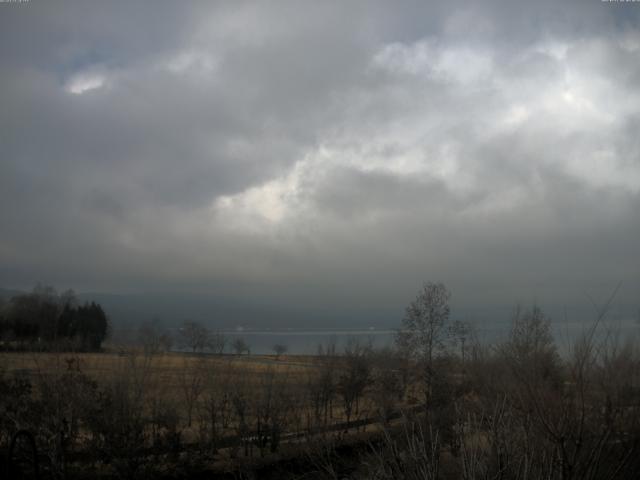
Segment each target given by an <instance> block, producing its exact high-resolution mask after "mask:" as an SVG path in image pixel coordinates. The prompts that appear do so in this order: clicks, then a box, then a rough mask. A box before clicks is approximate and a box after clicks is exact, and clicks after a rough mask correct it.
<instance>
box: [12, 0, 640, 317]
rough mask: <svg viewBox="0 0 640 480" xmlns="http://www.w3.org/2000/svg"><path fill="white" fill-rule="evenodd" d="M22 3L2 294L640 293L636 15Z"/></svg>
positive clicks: (313, 298) (388, 296) (466, 297)
mask: <svg viewBox="0 0 640 480" xmlns="http://www.w3.org/2000/svg"><path fill="white" fill-rule="evenodd" d="M0 7H1V11H0V69H1V73H2V75H1V77H0V87H1V88H0V101H1V104H2V115H1V116H0V153H1V155H2V163H1V165H0V221H1V223H2V235H1V236H0V283H1V284H5V285H9V286H11V285H16V286H24V285H25V284H26V285H28V284H31V283H34V282H35V281H37V280H45V281H51V282H56V283H58V284H60V285H65V286H66V285H72V286H75V287H76V288H80V289H87V288H103V289H112V290H118V289H125V290H132V289H133V290H135V289H155V288H158V289H163V290H171V289H172V288H175V289H182V290H184V289H196V290H198V289H199V290H207V289H215V288H222V287H223V286H224V285H235V286H238V288H241V289H242V291H243V292H245V293H246V295H248V296H251V295H253V296H256V297H260V296H271V298H279V299H281V300H282V301H287V297H289V296H291V297H294V300H291V301H293V302H298V303H306V304H316V303H317V304H320V303H326V302H329V303H335V304H336V305H345V306H346V305H354V304H360V303H366V302H372V301H373V302H374V303H376V304H379V305H380V306H381V307H389V306H391V307H395V306H398V308H399V309H401V307H402V305H403V304H404V303H406V300H407V298H410V296H411V295H412V294H413V292H414V290H415V289H416V288H417V285H419V283H420V282H422V281H423V280H443V281H446V282H448V283H449V284H450V285H451V287H452V289H453V290H454V292H455V293H456V296H457V297H458V298H460V299H461V300H460V301H461V302H463V303H464V302H466V303H473V302H476V303H482V302H483V301H486V302H489V301H491V302H506V303H509V302H511V301H515V300H518V299H523V297H524V299H525V300H528V299H530V298H531V297H535V296H540V297H541V298H542V299H545V298H553V299H554V301H556V300H557V301H560V300H561V299H562V298H568V297H569V296H571V295H574V294H575V292H576V291H577V292H582V291H583V290H585V289H586V290H588V289H595V290H598V291H600V290H602V288H603V285H604V286H605V287H606V286H607V285H612V284H615V283H617V282H618V281H619V280H622V281H624V282H625V289H626V290H625V292H626V293H625V295H626V297H625V301H629V302H632V301H636V300H634V299H635V298H636V297H634V295H637V289H638V287H640V274H639V272H640V264H639V261H638V258H640V256H639V255H638V254H639V253H640V252H638V247H637V245H636V242H635V241H634V239H637V238H639V237H640V218H638V217H639V214H638V213H637V212H638V211H640V210H639V207H640V160H639V159H640V144H639V143H638V142H639V140H638V138H639V137H638V135H637V129H638V126H639V118H640V117H639V116H638V113H637V112H638V111H640V87H639V85H640V82H639V81H638V80H639V79H640V29H639V24H638V15H639V14H640V8H637V6H636V5H633V4H630V5H617V4H613V3H612V4H609V3H603V2H599V1H594V2H557V1H556V2H535V3H534V2H527V3H526V4H520V3H516V2H498V1H494V2H485V3H483V4H482V5H479V4H476V3H473V2H468V3H457V4H446V3H444V2H430V3H427V2H406V3H405V2H403V3H402V4H394V5H390V4H388V3H385V2H380V3H372V2H366V3H362V4H359V3H350V4H348V5H343V4H337V3H335V4H334V3H330V2H308V3H302V2H292V3H278V4H275V5H274V4H269V5H266V4H261V3H238V2H229V3H215V4H211V3H208V2H202V3H182V2H153V3H149V4H146V3H134V4H131V3H129V2H126V3H122V4H117V3H108V4H107V3H104V2H101V3H89V2H65V3H54V2H42V3H41V2H37V1H32V2H29V3H26V4H2V5H0ZM240 286H242V287H240ZM372 298H374V299H375V300H372Z"/></svg>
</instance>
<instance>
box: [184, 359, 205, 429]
mask: <svg viewBox="0 0 640 480" xmlns="http://www.w3.org/2000/svg"><path fill="white" fill-rule="evenodd" d="M182 360H183V362H182V368H181V370H180V376H179V377H178V380H179V383H180V389H181V390H182V395H183V399H184V405H185V409H186V412H187V426H188V427H191V422H192V419H193V412H194V409H195V407H196V405H197V403H198V399H199V398H200V396H201V395H202V392H203V390H204V383H205V379H206V365H205V363H204V359H202V358H198V359H197V360H196V362H195V363H193V362H192V361H191V360H192V358H183V359H182Z"/></svg>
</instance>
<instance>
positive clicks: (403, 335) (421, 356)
mask: <svg viewBox="0 0 640 480" xmlns="http://www.w3.org/2000/svg"><path fill="white" fill-rule="evenodd" d="M450 298H451V294H450V293H449V290H447V287H445V286H444V284H442V283H425V284H424V285H423V287H422V289H421V290H420V292H419V293H418V296H417V297H416V299H415V300H414V301H412V302H411V303H410V304H409V306H408V307H407V310H406V313H405V317H404V319H403V320H402V328H401V329H400V331H398V333H397V336H396V345H397V347H398V349H399V350H400V351H403V352H405V355H407V356H408V357H409V358H413V359H414V360H415V361H417V362H418V363H419V364H420V366H421V375H420V379H421V382H422V383H423V387H424V395H425V405H428V403H429V400H430V398H431V396H432V387H433V382H434V375H435V371H434V360H435V358H436V357H437V356H439V355H440V354H441V353H443V352H444V350H445V339H446V336H447V330H446V326H447V322H448V320H449V312H450V309H449V299H450Z"/></svg>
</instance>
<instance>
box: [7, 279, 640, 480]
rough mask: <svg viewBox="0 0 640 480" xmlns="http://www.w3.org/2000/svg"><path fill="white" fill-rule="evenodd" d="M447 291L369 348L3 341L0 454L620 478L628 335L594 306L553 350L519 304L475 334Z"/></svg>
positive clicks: (626, 443)
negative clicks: (498, 333)
mask: <svg viewBox="0 0 640 480" xmlns="http://www.w3.org/2000/svg"><path fill="white" fill-rule="evenodd" d="M448 303H449V292H448V291H447V289H446V288H445V287H444V286H443V285H441V284H426V285H425V286H424V287H423V289H422V290H421V291H420V293H419V295H418V296H417V298H416V300H415V301H414V302H412V304H411V305H410V306H409V307H408V308H407V312H406V315H405V318H404V320H403V325H402V329H401V330H400V331H399V334H398V338H397V345H396V348H394V349H393V350H385V351H377V350H374V349H372V348H370V346H368V345H363V344H358V343H356V342H352V343H350V344H349V345H348V346H347V347H346V348H345V349H344V351H342V352H337V351H336V349H335V347H333V346H331V345H329V346H323V347H321V348H319V350H318V354H317V355H315V356H312V357H296V356H287V355H285V352H283V351H281V350H282V349H279V351H278V352H276V355H275V356H272V357H266V356H265V357H258V356H248V355H222V354H213V355H205V354H201V353H200V354H199V353H191V354H171V353H159V352H158V351H156V350H155V349H148V348H146V349H143V348H141V349H139V350H137V351H134V350H131V351H127V352H120V353H117V354H116V353H102V354H76V353H69V352H64V353H62V352H59V353H40V354H29V353H12V354H10V353H5V354H3V355H2V356H0V359H1V360H0V392H1V394H0V453H1V455H2V458H3V464H2V465H0V468H3V469H5V471H8V469H10V470H11V473H7V475H18V474H23V475H24V476H25V477H26V478H38V477H39V478H267V479H268V478H273V479H275V478H278V479H286V478H291V479H293V478H298V479H300V478H305V479H342V478H353V479H381V480H382V479H411V480H413V479H416V480H417V479H425V480H427V479H458V478H460V479H464V480H475V479H522V480H525V479H532V480H533V479H561V480H569V479H594V480H595V479H625V478H630V479H633V478H638V472H640V351H639V350H638V345H637V344H636V343H635V342H634V341H632V340H630V339H620V338H618V337H616V336H615V335H612V334H606V322H605V320H606V319H605V317H606V310H607V307H608V304H607V305H604V306H603V307H602V308H601V309H599V310H598V312H597V313H596V314H595V316H594V317H595V319H594V320H593V321H592V322H591V323H590V325H589V327H588V328H587V329H586V330H585V333H584V335H583V336H582V337H581V338H578V339H576V340H575V341H574V342H573V344H572V345H571V346H570V348H568V349H567V353H566V354H563V355H562V356H560V355H559V353H558V351H557V348H556V345H555V343H554V339H553V337H552V335H551V333H550V326H549V320H548V319H547V318H546V317H545V315H544V313H543V312H542V311H541V310H540V309H539V308H537V307H535V306H534V307H532V308H530V309H518V310H516V311H515V312H514V315H513V323H512V327H511V331H510V333H509V335H508V338H507V339H506V340H505V341H504V342H502V343H501V344H499V345H492V346H488V345H481V344H480V343H479V342H478V341H477V339H476V336H475V335H474V332H473V329H472V328H471V326H469V325H467V324H464V323H462V322H450V321H449V306H448ZM194 350H196V349H195V348H194ZM36 469H37V472H36ZM7 478H12V477H7Z"/></svg>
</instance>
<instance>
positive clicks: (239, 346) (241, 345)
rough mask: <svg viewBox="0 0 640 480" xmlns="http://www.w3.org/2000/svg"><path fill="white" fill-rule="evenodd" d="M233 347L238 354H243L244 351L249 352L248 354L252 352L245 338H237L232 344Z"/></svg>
mask: <svg viewBox="0 0 640 480" xmlns="http://www.w3.org/2000/svg"><path fill="white" fill-rule="evenodd" d="M231 347H232V348H233V351H234V352H236V354H237V355H242V354H243V353H244V352H247V354H249V353H250V352H251V349H250V348H249V345H248V344H247V342H245V341H244V338H237V339H235V340H234V341H233V343H232V344H231Z"/></svg>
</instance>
